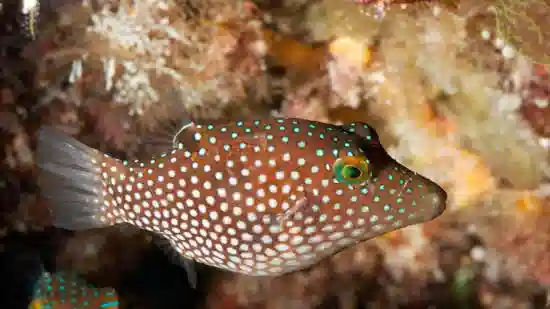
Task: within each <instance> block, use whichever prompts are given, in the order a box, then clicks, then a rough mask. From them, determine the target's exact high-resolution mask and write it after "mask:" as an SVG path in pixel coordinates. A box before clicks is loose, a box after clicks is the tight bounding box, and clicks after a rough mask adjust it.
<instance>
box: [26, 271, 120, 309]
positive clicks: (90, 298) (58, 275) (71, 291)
mask: <svg viewBox="0 0 550 309" xmlns="http://www.w3.org/2000/svg"><path fill="white" fill-rule="evenodd" d="M118 307H119V301H118V296H117V293H116V291H115V290H114V289H112V288H99V287H95V286H92V285H90V284H88V283H87V282H86V281H84V280H83V279H82V278H80V277H79V276H78V275H77V274H75V273H73V272H71V271H63V270H61V271H56V272H54V273H50V272H47V271H44V272H43V273H42V275H41V276H40V277H39V278H38V281H37V282H36V284H35V287H34V295H33V298H32V301H31V303H30V305H29V307H28V309H116V308H118Z"/></svg>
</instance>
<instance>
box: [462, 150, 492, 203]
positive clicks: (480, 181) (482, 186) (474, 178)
mask: <svg viewBox="0 0 550 309" xmlns="http://www.w3.org/2000/svg"><path fill="white" fill-rule="evenodd" d="M457 154H458V158H457V162H468V166H464V165H462V164H456V165H455V167H454V169H453V171H451V175H453V177H454V178H455V179H454V181H453V182H454V187H453V190H452V195H453V200H454V202H455V205H456V206H458V207H463V206H467V205H469V204H471V203H472V202H474V201H476V200H478V199H479V198H480V197H481V196H482V195H483V194H484V193H486V192H488V191H490V190H493V189H494V188H495V186H496V184H495V181H494V178H493V176H492V174H491V170H490V169H489V167H488V166H486V165H485V164H483V162H482V160H481V158H480V157H479V156H478V155H476V154H474V153H472V152H469V151H466V150H462V149H458V153H457Z"/></svg>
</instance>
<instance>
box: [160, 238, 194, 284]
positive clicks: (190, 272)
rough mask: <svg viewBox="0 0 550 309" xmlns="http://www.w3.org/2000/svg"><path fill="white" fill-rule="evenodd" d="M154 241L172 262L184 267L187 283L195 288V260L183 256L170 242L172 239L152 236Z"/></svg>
mask: <svg viewBox="0 0 550 309" xmlns="http://www.w3.org/2000/svg"><path fill="white" fill-rule="evenodd" d="M154 243H155V244H156V245H157V246H159V247H160V248H161V249H162V251H164V253H165V254H166V255H167V256H168V258H169V259H170V260H171V261H172V263H174V264H176V265H179V266H181V267H183V268H184V269H185V271H186V272H187V280H188V281H189V284H190V285H191V287H192V288H193V289H196V288H197V281H198V278H197V270H196V268H195V261H193V260H190V259H187V258H185V257H183V255H182V254H181V253H180V252H178V250H177V249H176V247H177V246H176V245H175V244H174V243H173V242H172V240H170V239H168V238H166V237H162V236H154Z"/></svg>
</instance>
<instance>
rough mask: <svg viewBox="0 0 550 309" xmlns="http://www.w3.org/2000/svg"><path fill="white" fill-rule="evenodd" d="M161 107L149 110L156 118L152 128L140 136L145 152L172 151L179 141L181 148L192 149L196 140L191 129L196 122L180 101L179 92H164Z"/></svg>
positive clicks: (156, 153) (158, 153) (159, 152)
mask: <svg viewBox="0 0 550 309" xmlns="http://www.w3.org/2000/svg"><path fill="white" fill-rule="evenodd" d="M164 97H165V98H163V102H164V103H165V104H163V106H162V107H159V108H158V109H155V110H151V111H150V115H149V116H148V117H150V118H153V119H154V118H157V120H156V122H157V123H156V125H155V127H154V129H152V130H151V131H148V132H146V133H144V134H143V135H142V137H141V138H140V141H141V144H142V145H143V147H144V148H145V149H144V150H145V152H146V153H148V154H149V155H153V156H155V155H160V154H163V153H167V152H170V151H172V150H173V149H174V148H177V147H178V144H179V143H181V144H182V145H183V148H184V149H185V150H188V151H194V150H195V149H196V148H197V142H196V141H195V139H194V134H195V131H194V130H193V129H194V127H195V125H196V122H195V120H194V119H193V118H192V117H191V115H190V114H189V113H188V112H187V111H186V110H185V108H184V105H183V103H181V100H180V97H181V96H180V95H179V92H178V91H177V90H175V89H170V90H168V91H167V93H165V94H164Z"/></svg>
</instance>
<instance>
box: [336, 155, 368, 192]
mask: <svg viewBox="0 0 550 309" xmlns="http://www.w3.org/2000/svg"><path fill="white" fill-rule="evenodd" d="M333 171H334V177H335V178H336V180H338V181H339V182H341V183H344V184H348V185H351V184H358V183H363V182H365V181H366V180H368V179H369V177H370V173H369V165H368V160H367V159H366V158H365V157H359V156H350V157H343V158H338V159H337V160H336V161H335V162H334V165H333Z"/></svg>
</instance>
